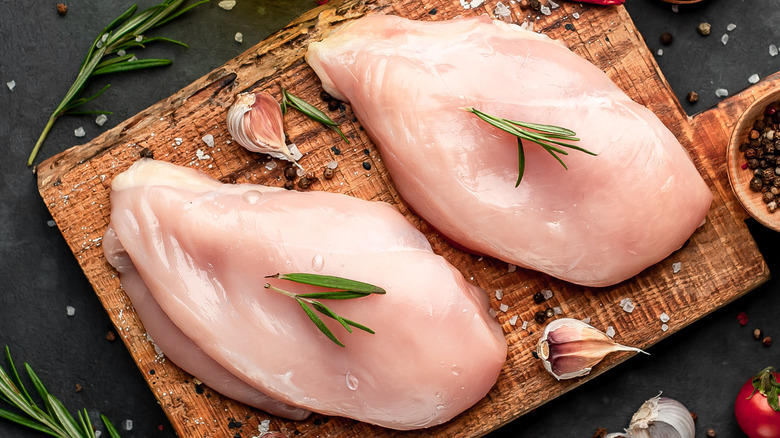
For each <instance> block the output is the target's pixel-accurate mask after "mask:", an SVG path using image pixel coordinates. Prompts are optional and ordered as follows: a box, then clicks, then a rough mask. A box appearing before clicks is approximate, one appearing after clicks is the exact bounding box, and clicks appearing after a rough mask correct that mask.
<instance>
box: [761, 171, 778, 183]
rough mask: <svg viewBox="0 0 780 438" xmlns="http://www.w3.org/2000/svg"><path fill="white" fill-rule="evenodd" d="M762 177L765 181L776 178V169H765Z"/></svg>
mask: <svg viewBox="0 0 780 438" xmlns="http://www.w3.org/2000/svg"><path fill="white" fill-rule="evenodd" d="M761 179H763V180H764V181H765V182H769V181H772V180H773V179H775V170H774V169H770V168H766V169H764V171H763V175H761Z"/></svg>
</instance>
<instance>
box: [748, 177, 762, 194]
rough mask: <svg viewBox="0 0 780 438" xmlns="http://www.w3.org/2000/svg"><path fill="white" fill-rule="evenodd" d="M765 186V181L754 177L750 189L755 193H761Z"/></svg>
mask: <svg viewBox="0 0 780 438" xmlns="http://www.w3.org/2000/svg"><path fill="white" fill-rule="evenodd" d="M763 186H764V181H762V180H761V178H760V177H757V176H754V177H753V179H751V180H750V189H751V190H753V191H755V192H759V191H761V187H763Z"/></svg>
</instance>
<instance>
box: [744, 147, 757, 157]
mask: <svg viewBox="0 0 780 438" xmlns="http://www.w3.org/2000/svg"><path fill="white" fill-rule="evenodd" d="M745 158H748V159H750V158H756V148H748V149H747V150H746V151H745Z"/></svg>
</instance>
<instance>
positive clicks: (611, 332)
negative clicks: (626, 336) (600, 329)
mask: <svg viewBox="0 0 780 438" xmlns="http://www.w3.org/2000/svg"><path fill="white" fill-rule="evenodd" d="M604 334H605V335H607V336H609V337H610V338H614V337H615V327H612V326H609V327H607V331H606V332H604Z"/></svg>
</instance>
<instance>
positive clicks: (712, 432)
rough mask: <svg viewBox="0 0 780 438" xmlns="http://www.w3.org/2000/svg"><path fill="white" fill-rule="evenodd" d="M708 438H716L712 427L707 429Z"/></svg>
mask: <svg viewBox="0 0 780 438" xmlns="http://www.w3.org/2000/svg"><path fill="white" fill-rule="evenodd" d="M707 438H715V429H713V428H711V427H710V428H709V429H707Z"/></svg>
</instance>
